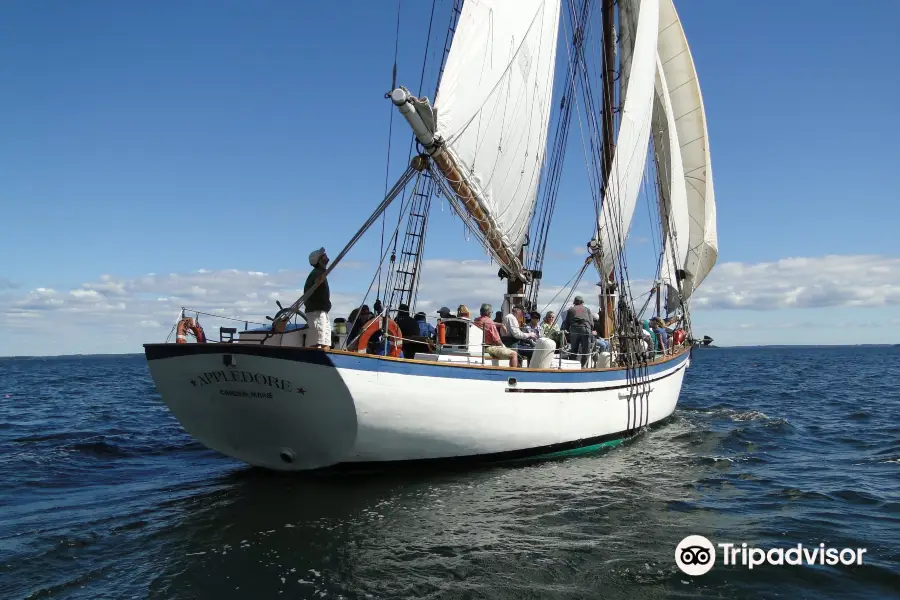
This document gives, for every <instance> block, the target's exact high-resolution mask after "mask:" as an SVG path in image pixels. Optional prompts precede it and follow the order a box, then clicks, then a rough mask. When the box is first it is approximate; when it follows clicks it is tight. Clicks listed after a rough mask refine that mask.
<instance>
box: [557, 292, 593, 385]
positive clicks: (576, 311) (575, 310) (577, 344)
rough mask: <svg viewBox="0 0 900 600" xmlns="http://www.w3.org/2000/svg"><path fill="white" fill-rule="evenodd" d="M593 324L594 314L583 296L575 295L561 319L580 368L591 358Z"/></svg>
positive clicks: (583, 367) (584, 367)
mask: <svg viewBox="0 0 900 600" xmlns="http://www.w3.org/2000/svg"><path fill="white" fill-rule="evenodd" d="M593 324H594V316H593V315H592V314H591V309H589V308H588V307H587V306H585V305H584V298H582V297H581V296H575V300H573V301H572V306H570V307H569V310H568V311H566V318H565V320H564V321H563V324H562V327H560V329H562V330H563V331H568V332H569V339H570V340H571V342H572V347H571V352H572V354H574V355H575V356H577V357H578V359H579V360H580V361H581V368H582V369H586V368H587V365H588V362H589V361H590V359H591V329H592V328H593Z"/></svg>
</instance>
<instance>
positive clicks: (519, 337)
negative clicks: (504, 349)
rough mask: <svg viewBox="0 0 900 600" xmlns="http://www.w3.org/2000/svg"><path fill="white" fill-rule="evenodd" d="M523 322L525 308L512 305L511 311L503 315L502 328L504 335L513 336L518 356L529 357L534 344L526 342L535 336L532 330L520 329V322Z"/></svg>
mask: <svg viewBox="0 0 900 600" xmlns="http://www.w3.org/2000/svg"><path fill="white" fill-rule="evenodd" d="M524 322H525V309H524V308H523V307H521V306H518V305H516V306H513V309H512V312H511V313H509V314H508V315H506V316H505V317H503V329H504V330H505V331H506V336H507V337H511V338H513V340H514V341H515V344H516V350H517V352H518V354H519V356H523V357H525V358H527V359H529V360H530V359H531V353H532V352H533V351H534V344H533V343H528V342H529V341H530V340H534V339H536V338H537V335H535V334H534V333H532V332H526V331H523V330H522V324H524Z"/></svg>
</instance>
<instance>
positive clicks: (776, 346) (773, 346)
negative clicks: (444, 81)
mask: <svg viewBox="0 0 900 600" xmlns="http://www.w3.org/2000/svg"><path fill="white" fill-rule="evenodd" d="M895 346H897V344H765V345H758V346H719V345H713V346H706V347H703V346H700V347H701V348H703V349H704V350H750V349H770V350H777V349H779V348H892V347H895ZM126 356H133V357H138V356H140V357H143V356H144V353H143V352H123V353H120V354H116V353H105V354H39V355H24V354H23V355H16V356H0V360H13V359H19V360H21V359H42V358H103V357H116V358H123V357H126Z"/></svg>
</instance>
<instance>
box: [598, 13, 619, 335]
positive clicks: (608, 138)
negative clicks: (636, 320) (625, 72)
mask: <svg viewBox="0 0 900 600" xmlns="http://www.w3.org/2000/svg"><path fill="white" fill-rule="evenodd" d="M602 2H603V6H602V7H601V8H600V19H601V23H602V24H603V80H602V84H603V121H602V132H603V133H602V135H603V137H602V139H603V177H602V179H601V181H603V182H604V185H605V184H606V183H607V182H609V176H610V173H612V160H613V152H614V151H615V141H614V140H615V135H616V133H615V119H614V118H613V117H614V114H613V101H614V100H615V81H616V63H615V56H616V39H615V37H614V36H615V22H614V21H615V0H602ZM604 275H605V274H604ZM614 275H615V269H612V270H611V271H610V273H609V275H608V277H603V281H601V287H600V290H601V296H600V297H601V298H602V299H603V302H602V307H601V308H602V309H603V321H602V323H601V331H600V335H601V337H603V338H606V339H609V338H610V336H611V335H612V333H613V331H615V320H614V314H615V302H614V299H613V296H612V294H611V293H610V292H611V290H610V289H609V288H610V286H609V285H608V284H609V282H610V281H614Z"/></svg>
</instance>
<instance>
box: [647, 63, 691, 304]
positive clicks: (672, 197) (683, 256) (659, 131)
mask: <svg viewBox="0 0 900 600" xmlns="http://www.w3.org/2000/svg"><path fill="white" fill-rule="evenodd" d="M653 142H654V147H655V148H656V156H657V159H658V164H657V170H658V173H659V182H660V196H661V197H660V217H661V219H662V224H663V232H664V233H665V238H664V239H665V244H664V250H663V264H662V267H661V269H660V279H661V280H662V281H663V283H665V284H667V285H669V286H671V287H672V288H675V289H676V290H677V289H678V282H677V280H676V277H675V271H676V269H684V268H685V265H686V263H687V255H688V243H689V233H690V215H689V213H688V204H687V189H686V187H685V182H684V167H683V164H682V160H681V145H680V144H679V142H678V128H677V126H676V124H675V116H674V115H673V114H672V102H671V99H670V97H669V87H668V85H667V82H666V75H665V72H664V71H663V68H662V63H661V62H660V60H659V57H658V56H657V59H656V101H655V104H654V110H653Z"/></svg>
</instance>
